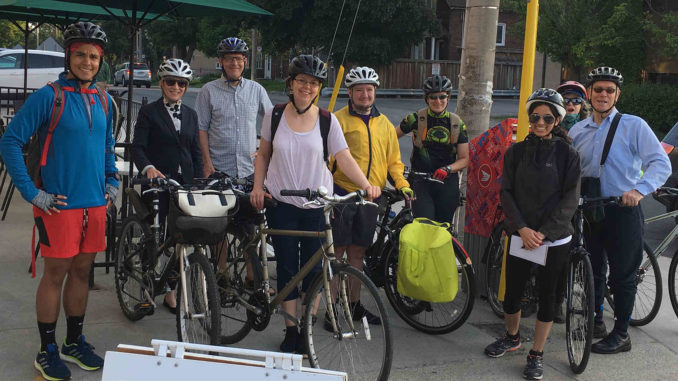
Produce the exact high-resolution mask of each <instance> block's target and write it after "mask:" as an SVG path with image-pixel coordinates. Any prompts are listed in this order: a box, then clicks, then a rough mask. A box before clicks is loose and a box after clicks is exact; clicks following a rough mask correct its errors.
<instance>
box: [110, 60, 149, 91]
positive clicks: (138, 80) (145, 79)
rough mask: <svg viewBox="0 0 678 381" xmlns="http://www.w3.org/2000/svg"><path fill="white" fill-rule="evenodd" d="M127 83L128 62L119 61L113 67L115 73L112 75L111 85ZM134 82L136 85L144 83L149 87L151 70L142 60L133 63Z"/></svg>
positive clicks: (124, 84) (125, 84)
mask: <svg viewBox="0 0 678 381" xmlns="http://www.w3.org/2000/svg"><path fill="white" fill-rule="evenodd" d="M128 83H129V62H124V63H121V64H120V65H118V66H116V67H115V74H114V75H113V85H114V86H117V85H118V84H121V85H123V86H127V84H128ZM134 84H135V85H137V87H139V86H141V85H145V86H146V88H149V87H151V70H150V69H149V68H148V65H146V64H145V63H143V62H137V63H135V64H134Z"/></svg>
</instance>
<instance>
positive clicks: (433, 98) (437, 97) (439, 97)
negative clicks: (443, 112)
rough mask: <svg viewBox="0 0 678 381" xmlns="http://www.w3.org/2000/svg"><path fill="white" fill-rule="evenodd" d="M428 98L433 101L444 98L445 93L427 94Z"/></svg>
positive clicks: (445, 97)
mask: <svg viewBox="0 0 678 381" xmlns="http://www.w3.org/2000/svg"><path fill="white" fill-rule="evenodd" d="M428 99H430V100H432V101H434V100H436V99H437V100H441V101H442V100H445V99H447V94H440V95H429V96H428Z"/></svg>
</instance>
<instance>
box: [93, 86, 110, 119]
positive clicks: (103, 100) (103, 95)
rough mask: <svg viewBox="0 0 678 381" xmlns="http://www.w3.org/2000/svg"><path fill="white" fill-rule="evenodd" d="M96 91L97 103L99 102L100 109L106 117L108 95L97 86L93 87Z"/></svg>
mask: <svg viewBox="0 0 678 381" xmlns="http://www.w3.org/2000/svg"><path fill="white" fill-rule="evenodd" d="M95 87H96V89H97V95H99V102H101V107H103V108H104V114H106V117H108V93H107V92H106V90H104V89H102V88H101V87H99V86H95Z"/></svg>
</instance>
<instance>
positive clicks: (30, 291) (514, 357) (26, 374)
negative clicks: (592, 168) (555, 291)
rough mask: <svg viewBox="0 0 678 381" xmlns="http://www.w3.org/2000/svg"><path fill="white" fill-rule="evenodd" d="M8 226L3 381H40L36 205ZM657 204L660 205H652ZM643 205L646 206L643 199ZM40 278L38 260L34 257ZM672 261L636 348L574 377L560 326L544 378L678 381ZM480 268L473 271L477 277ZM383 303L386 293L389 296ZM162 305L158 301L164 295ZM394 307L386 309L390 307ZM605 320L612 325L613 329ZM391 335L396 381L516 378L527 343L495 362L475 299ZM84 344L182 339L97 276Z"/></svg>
mask: <svg viewBox="0 0 678 381" xmlns="http://www.w3.org/2000/svg"><path fill="white" fill-rule="evenodd" d="M15 196H16V197H15V199H14V202H13V203H12V206H11V208H10V211H9V214H8V216H7V220H6V221H3V222H0V269H1V270H0V343H1V344H2V345H1V346H0V359H2V360H3V361H0V380H8V381H14V380H40V379H41V377H40V376H39V374H38V372H37V371H36V370H35V369H34V368H33V364H32V363H33V360H34V358H35V355H36V353H37V350H38V346H39V335H38V332H37V328H36V318H35V290H36V288H37V285H38V279H39V278H36V279H31V278H30V274H28V273H27V268H28V265H29V263H30V256H29V253H30V239H31V227H32V218H31V212H30V207H29V205H28V204H27V203H24V202H23V201H22V200H21V199H20V198H19V195H18V194H17V195H15ZM649 201H650V202H652V203H654V200H649ZM646 202H647V201H646ZM37 264H38V274H41V271H42V261H41V260H38V262H37ZM668 264H669V259H668V258H660V265H661V267H662V270H663V273H664V274H663V275H664V278H663V279H664V300H663V303H662V308H661V310H660V312H659V315H658V316H657V318H656V319H655V320H654V321H653V322H652V323H650V324H649V325H647V326H645V327H641V328H633V327H632V328H631V330H630V334H631V338H632V342H633V350H632V351H631V352H628V353H623V354H618V355H611V356H603V355H596V354H592V355H591V359H590V361H589V365H588V368H587V369H586V371H585V372H584V373H583V374H582V375H579V376H576V377H575V375H574V374H573V373H572V372H571V371H570V369H569V366H568V362H567V351H566V346H565V328H564V326H563V325H556V326H555V327H554V329H553V331H552V334H551V337H550V339H549V342H548V343H547V346H546V354H545V366H546V367H545V379H549V380H571V379H577V380H608V379H609V380H639V379H643V380H671V379H673V380H675V379H678V352H677V350H678V319H677V318H676V316H675V315H674V314H673V310H672V309H671V306H670V303H669V301H668V300H667V299H668V296H667V295H668V294H667V291H666V283H667V282H666V271H667V269H668ZM479 270H482V269H480V268H478V267H476V271H479ZM384 298H385V296H384ZM156 301H157V302H159V303H161V299H160V298H158V299H157V300H156ZM389 309H390V306H389ZM609 316H610V314H607V321H606V322H607V324H608V327H610V326H612V324H613V322H612V320H611V318H609ZM391 320H392V325H393V328H394V330H393V333H394V338H395V347H394V361H393V370H392V373H391V374H392V376H391V379H392V380H518V379H522V377H521V374H522V368H523V366H524V364H525V356H526V355H527V351H528V350H529V347H530V343H529V342H525V343H524V345H523V347H522V348H521V349H519V350H518V351H516V352H513V353H511V354H507V355H506V356H504V357H502V358H499V359H490V358H487V357H486V356H485V355H484V354H483V348H484V347H485V346H486V345H487V344H489V343H490V342H492V341H493V340H494V338H495V337H498V336H500V335H501V334H502V332H503V329H504V328H503V323H502V321H501V320H500V319H498V318H497V317H495V316H494V315H493V313H492V312H491V311H490V309H489V306H488V305H487V302H486V301H484V300H482V299H476V303H475V307H474V310H473V313H472V314H471V316H470V318H469V320H468V321H467V323H466V324H465V325H464V326H462V327H461V328H460V329H458V330H457V331H455V332H452V333H450V334H447V335H442V336H429V335H426V334H423V333H420V332H418V331H416V330H414V329H412V328H410V327H409V326H408V325H406V324H405V323H404V322H403V321H402V320H400V318H398V316H397V315H396V314H395V313H393V312H392V313H391ZM533 326H534V317H531V318H529V319H525V320H524V321H523V323H522V326H521V332H522V334H523V336H524V337H525V339H526V340H529V339H530V338H531V337H532V334H533ZM282 329H283V323H282V319H281V318H280V317H273V319H272V321H271V324H270V325H269V327H268V328H267V329H266V330H265V331H264V332H254V331H252V333H250V335H249V336H248V337H247V338H245V340H243V341H242V342H240V343H238V345H237V346H240V347H245V348H252V349H262V350H277V348H278V345H279V344H280V341H281V340H282V337H283V332H282ZM84 333H85V335H86V336H87V340H88V341H89V342H91V343H92V344H93V345H94V346H96V351H97V352H98V353H100V354H101V355H103V354H104V353H105V351H109V350H114V348H115V346H116V345H117V344H119V343H125V344H133V345H142V346H149V345H150V342H151V339H153V338H158V339H167V340H176V337H177V336H176V325H175V319H174V315H172V314H170V313H168V312H167V310H166V309H164V308H163V307H160V308H159V309H158V310H157V311H156V312H155V314H154V315H153V316H147V317H145V318H143V319H142V320H140V321H138V322H130V321H128V320H127V319H126V318H125V317H124V316H123V314H122V312H121V311H120V307H119V306H118V301H117V298H116V294H115V286H114V284H113V274H112V273H110V274H106V273H105V271H104V269H96V275H95V289H94V290H92V291H91V292H90V302H89V307H88V310H87V315H86V319H85V330H84ZM64 335H65V318H64V317H63V313H62V316H61V317H60V319H59V323H58V326H57V338H58V340H62V339H63V337H64ZM69 367H70V368H71V371H72V373H73V379H74V380H99V379H100V378H101V372H86V371H82V370H80V369H79V368H77V367H74V366H70V365H69Z"/></svg>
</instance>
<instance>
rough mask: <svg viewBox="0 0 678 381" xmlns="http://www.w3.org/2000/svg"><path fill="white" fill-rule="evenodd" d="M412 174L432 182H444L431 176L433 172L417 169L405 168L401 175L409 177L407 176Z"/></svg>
mask: <svg viewBox="0 0 678 381" xmlns="http://www.w3.org/2000/svg"><path fill="white" fill-rule="evenodd" d="M412 175H413V176H414V177H417V178H419V179H421V180H426V181H430V182H432V183H440V184H445V182H444V181H443V180H438V179H436V178H435V177H433V173H428V172H417V171H412V170H410V169H407V168H406V169H405V170H404V171H403V176H405V177H409V176H412Z"/></svg>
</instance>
